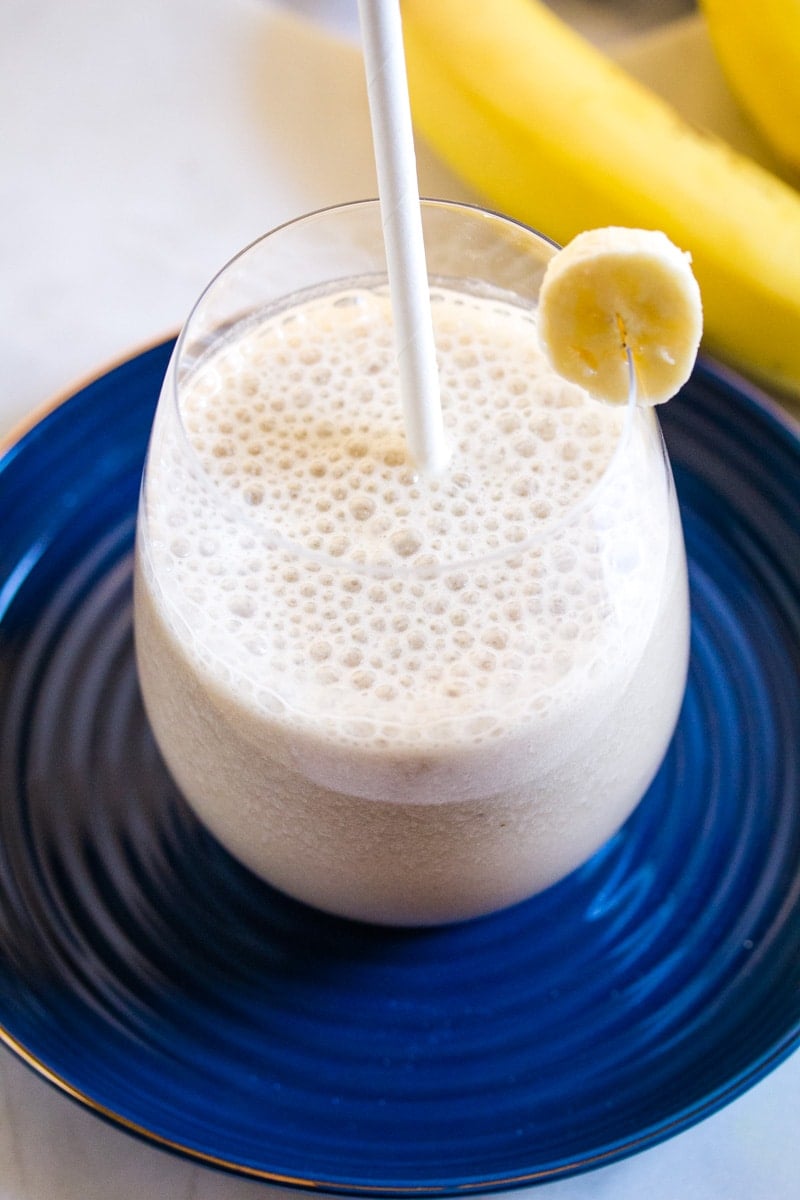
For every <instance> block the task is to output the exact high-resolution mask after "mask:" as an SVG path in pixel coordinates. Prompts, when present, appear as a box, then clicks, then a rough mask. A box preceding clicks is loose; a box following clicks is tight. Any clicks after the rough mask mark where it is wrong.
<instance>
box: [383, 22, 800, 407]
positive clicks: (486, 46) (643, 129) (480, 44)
mask: <svg viewBox="0 0 800 1200" xmlns="http://www.w3.org/2000/svg"><path fill="white" fill-rule="evenodd" d="M402 12H403V28H404V38H405V47H406V61H407V69H408V78H409V89H410V95H411V103H412V110H413V113H414V119H415V123H416V126H417V129H418V131H419V133H420V134H421V135H422V136H423V137H424V138H425V140H426V141H428V142H429V143H430V144H431V146H432V147H433V148H434V149H435V150H436V152H437V153H438V154H439V156H440V157H441V158H442V159H443V160H444V161H445V162H446V163H447V164H448V165H449V166H450V167H451V168H452V169H453V170H454V171H455V172H456V173H457V174H458V175H459V176H460V177H461V178H462V179H463V180H464V181H465V182H467V183H468V184H469V185H470V186H471V187H472V188H473V189H474V190H475V191H476V192H477V193H478V195H480V196H481V197H482V199H483V200H484V202H486V203H488V204H489V205H491V206H493V207H496V208H499V209H501V210H503V211H504V212H506V213H508V214H509V215H511V216H514V217H516V218H517V219H519V220H521V221H524V222H525V223H527V224H530V225H533V226H535V227H536V228H537V229H539V230H540V231H541V232H542V233H544V234H545V235H547V236H549V237H551V238H553V239H554V240H555V241H557V242H560V243H564V242H567V241H569V240H570V239H571V238H572V237H574V236H575V235H576V234H577V233H579V232H580V231H581V230H583V229H587V228H592V227H597V226H605V225H632V226H638V227H642V228H653V229H661V230H663V231H664V232H665V233H667V234H668V236H669V237H670V238H671V239H672V240H673V241H674V242H675V243H676V244H677V245H679V246H680V247H681V248H682V249H685V250H688V251H690V253H691V255H692V261H693V266H694V270H695V273H696V275H697V278H698V280H699V282H700V287H701V291H702V296H703V306H704V310H705V331H706V332H705V335H704V348H705V349H706V350H708V351H709V352H710V353H713V354H715V355H717V356H718V357H720V358H722V359H724V360H725V361H727V362H729V363H731V364H732V365H734V366H735V367H737V368H738V369H740V370H741V371H743V372H744V373H746V374H749V375H750V376H752V377H754V378H756V379H758V380H759V381H760V382H762V383H764V384H766V385H767V386H769V387H771V388H773V389H777V390H780V391H783V392H786V393H788V394H790V395H794V396H797V395H800V193H798V192H797V191H795V189H794V188H792V187H791V186H789V185H788V184H787V183H785V182H784V181H782V180H780V179H778V178H777V177H776V176H775V175H773V174H772V173H771V172H770V171H767V170H765V169H764V168H762V167H760V166H758V165H757V164H756V163H754V162H752V161H751V160H750V159H749V158H747V157H746V156H744V155H741V154H738V153H737V152H735V151H734V150H732V149H731V148H730V147H729V146H728V145H727V144H726V143H725V142H723V141H722V140H720V139H718V138H715V137H714V136H712V135H710V134H708V133H707V132H705V131H701V130H699V129H697V128H695V127H694V126H693V125H691V124H689V123H688V122H686V121H685V120H683V119H682V118H681V117H680V116H679V115H678V113H677V112H676V111H675V110H674V109H673V108H672V106H671V105H670V104H668V103H667V102H665V101H664V100H663V99H661V98H660V97H659V96H657V95H655V94H654V93H653V92H652V91H650V89H649V88H648V87H646V86H645V85H643V84H641V83H640V82H638V81H636V80H635V79H633V78H632V77H631V76H630V75H628V74H627V73H626V72H625V71H624V70H623V69H621V68H620V67H619V66H617V65H616V64H615V63H613V62H612V61H611V59H610V58H609V57H608V56H607V55H606V54H604V53H603V52H602V51H600V50H598V49H597V48H596V47H595V46H593V45H591V44H590V43H589V42H588V41H586V40H585V39H584V38H582V37H581V36H580V35H579V34H578V33H576V32H575V31H574V30H573V29H572V28H571V27H570V26H569V25H567V24H566V23H565V22H564V21H562V20H561V19H560V18H559V17H557V16H556V15H555V14H554V13H553V12H552V11H551V10H550V9H549V8H548V7H547V6H546V5H545V4H543V3H540V0H492V3H491V4H487V3H486V2H485V0H436V3H430V0H402Z"/></svg>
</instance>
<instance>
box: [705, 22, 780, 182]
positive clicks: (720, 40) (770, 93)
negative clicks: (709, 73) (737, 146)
mask: <svg viewBox="0 0 800 1200" xmlns="http://www.w3.org/2000/svg"><path fill="white" fill-rule="evenodd" d="M700 8H701V11H702V12H703V14H704V15H705V18H706V23H707V26H708V31H709V34H710V37H711V42H712V44H713V46H714V49H715V51H716V54H717V58H718V59H719V62H720V65H721V67H722V69H723V71H724V73H725V75H726V77H727V80H728V83H729V84H730V87H731V90H732V91H733V92H734V94H735V95H736V96H737V97H738V98H739V100H740V102H741V104H742V107H743V108H744V109H745V111H746V112H747V113H748V114H749V116H750V117H751V119H752V120H753V122H754V124H755V125H756V126H757V128H758V129H759V130H760V131H761V133H762V134H763V136H764V137H765V138H766V140H767V142H768V143H769V144H770V146H771V147H772V148H773V150H774V151H775V153H776V154H777V155H779V157H780V158H781V159H783V160H784V161H785V162H786V163H788V164H789V165H790V166H791V167H792V169H794V170H795V171H796V170H798V169H800V0H758V3H757V4H756V3H754V0H700Z"/></svg>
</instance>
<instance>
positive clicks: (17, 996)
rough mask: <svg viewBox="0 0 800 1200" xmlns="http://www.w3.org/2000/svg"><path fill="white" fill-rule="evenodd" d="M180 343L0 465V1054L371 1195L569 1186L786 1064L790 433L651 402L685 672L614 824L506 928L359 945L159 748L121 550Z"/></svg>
mask: <svg viewBox="0 0 800 1200" xmlns="http://www.w3.org/2000/svg"><path fill="white" fill-rule="evenodd" d="M170 349H171V345H170V344H165V345H162V346H158V347H156V348H154V349H152V350H150V351H149V352H147V353H145V354H142V355H140V356H138V357H136V358H133V359H132V360H131V361H129V362H126V363H124V364H123V365H122V366H120V367H118V368H117V369H115V370H113V371H111V372H110V373H109V374H106V375H104V376H103V377H102V378H99V379H97V380H96V381H95V382H93V383H91V384H90V385H89V386H87V387H85V388H83V389H82V390H81V391H79V392H78V393H77V394H76V395H74V396H72V397H71V398H70V399H69V400H68V401H66V402H65V403H63V404H61V405H60V406H58V407H57V408H55V409H54V410H53V411H51V412H50V413H49V414H48V415H47V416H46V417H45V418H44V419H43V420H42V421H40V422H39V424H37V425H36V426H35V427H34V428H32V429H31V430H30V431H29V432H28V433H27V434H26V435H25V436H23V437H22V438H21V439H20V440H19V441H17V442H16V443H15V444H13V445H11V446H9V447H8V448H7V449H6V450H5V454H4V456H3V457H2V458H0V529H2V538H1V539H0V1025H1V1026H2V1030H1V1031H0V1032H2V1037H3V1038H4V1040H5V1042H6V1043H7V1044H8V1045H9V1046H10V1047H11V1048H12V1049H13V1050H15V1051H16V1052H17V1053H18V1054H19V1055H20V1056H21V1057H22V1058H23V1059H24V1060H25V1061H26V1062H28V1063H29V1064H30V1065H31V1066H32V1067H34V1068H35V1069H36V1070H38V1071H39V1072H40V1073H42V1074H43V1075H44V1076H46V1077H47V1078H48V1079H49V1080H51V1081H52V1082H53V1083H55V1084H56V1085H57V1086H58V1087H60V1088H61V1089H63V1091H65V1092H66V1093H68V1094H69V1095H71V1096H73V1097H75V1098H77V1099H78V1100H79V1101H81V1102H82V1103H83V1104H85V1105H86V1106H88V1107H89V1108H91V1109H92V1110H94V1111H95V1112H97V1113H99V1114H101V1115H102V1116H104V1117H106V1118H108V1119H110V1120H112V1121H114V1122H116V1123H117V1124H119V1125H121V1126H123V1127H124V1128H126V1129H129V1130H132V1131H134V1132H136V1133H139V1134H140V1135H142V1136H144V1137H146V1138H148V1139H150V1140H151V1141H154V1142H157V1143H159V1144H161V1145H164V1146H167V1147H170V1148H172V1149H174V1150H176V1151H179V1152H181V1153H183V1154H186V1155H190V1156H193V1157H195V1158H198V1159H201V1160H203V1161H206V1162H210V1163H213V1164H216V1165H218V1166H223V1167H227V1168H229V1169H231V1170H233V1171H236V1172H239V1173H242V1174H249V1175H252V1176H255V1177H258V1178H263V1179H267V1180H272V1181H279V1182H284V1183H285V1182H288V1183H293V1184H297V1185H299V1186H308V1187H311V1186H319V1187H322V1188H324V1189H328V1190H333V1191H336V1190H339V1191H346V1192H355V1191H360V1192H363V1193H367V1194H373V1195H378V1194H380V1195H382V1196H385V1195H391V1194H396V1195H401V1194H404V1193H411V1192H413V1193H415V1194H417V1195H425V1194H434V1193H455V1192H465V1191H466V1192H470V1191H473V1192H477V1191H481V1190H486V1189H489V1188H497V1187H504V1188H505V1187H511V1186H514V1185H517V1184H526V1183H531V1182H536V1181H541V1180H550V1179H553V1178H555V1177H557V1176H560V1175H564V1174H567V1173H570V1172H574V1171H580V1170H586V1169H589V1168H591V1167H595V1166H598V1165H600V1164H603V1163H607V1162H609V1161H611V1160H613V1159H615V1158H619V1157H621V1156H623V1155H626V1154H630V1153H632V1152H633V1151H636V1150H641V1149H642V1148H644V1147H646V1146H649V1145H652V1144H653V1143H655V1142H657V1141H659V1140H660V1139H662V1138H665V1137H667V1136H669V1135H671V1134H674V1133H676V1132H678V1131H679V1130H681V1129H684V1128H686V1127H687V1126H689V1125H691V1124H692V1123H693V1122H695V1121H697V1120H699V1119H700V1118H702V1117H705V1116H707V1115H708V1114H709V1113H711V1112H713V1111H714V1110H715V1109H716V1108H718V1107H719V1106H720V1105H722V1104H724V1103H726V1102H727V1101H729V1100H731V1099H732V1098H733V1097H734V1096H736V1095H737V1094H738V1093H740V1092H741V1091H743V1090H744V1089H745V1088H747V1087H748V1086H750V1085H751V1084H753V1083H754V1082H755V1081H756V1080H758V1079H759V1078H760V1077H761V1076H762V1075H764V1073H765V1072H767V1071H768V1070H770V1069H771V1068H772V1067H774V1066H775V1065H776V1064H777V1063H778V1062H779V1061H780V1060H781V1059H782V1058H783V1057H784V1056H785V1055H787V1054H788V1053H789V1052H790V1051H791V1050H792V1048H793V1047H794V1046H795V1045H796V1044H797V1041H798V1038H799V1037H800V987H799V986H798V983H799V982H800V500H798V495H797V485H798V480H800V442H799V441H798V436H797V433H796V432H795V431H794V430H793V429H792V428H790V427H789V426H788V425H787V424H786V423H784V422H783V421H782V420H781V419H780V418H779V417H778V415H777V413H776V412H775V411H773V410H772V409H771V408H770V406H769V405H768V403H766V402H764V401H763V400H762V399H760V398H759V396H758V395H756V394H754V393H753V392H752V391H751V390H749V389H748V388H747V387H745V386H744V385H743V384H742V383H741V381H739V380H736V379H735V378H733V377H732V376H729V375H728V374H725V373H723V372H722V371H720V370H719V369H718V368H716V367H714V366H713V365H711V364H709V363H707V362H706V363H703V364H701V365H699V366H698V369H697V371H696V373H695V375H694V378H693V379H692V381H691V383H690V384H689V385H688V387H687V388H686V389H685V392H684V394H683V395H682V396H681V397H679V398H677V399H676V400H674V401H673V402H672V403H671V404H669V405H668V406H667V408H666V409H665V410H664V415H663V424H664V428H665V433H666V436H667V439H668V442H669V445H670V449H671V453H672V457H673V461H674V464H675V473H676V479H677V484H678V490H679V493H680V498H681V504H682V508H683V516H684V522H685V528H686V536H687V543H688V549H689V555H690V562H691V580H692V587H693V604H694V618H693V658H692V664H691V673H690V680H689V687H688V692H687V696H686V701H685V705H684V708H683V713H682V716H681V720H680V725H679V728H678V731H677V734H676V736H675V739H674V742H673V744H672V747H671V749H670V751H669V754H668V757H667V759H666V761H665V763H664V766H663V769H662V770H661V772H660V774H659V776H658V778H657V780H656V782H655V783H654V785H653V787H652V788H651V790H650V792H649V794H648V796H647V797H646V799H645V800H644V802H643V803H642V804H641V806H640V807H639V809H638V810H637V811H636V813H635V815H634V816H633V817H632V819H631V820H630V821H629V822H628V824H627V825H626V826H625V828H624V829H623V830H622V832H621V833H620V834H619V835H618V836H617V837H615V838H614V839H613V840H612V841H611V842H610V843H609V844H608V845H607V846H606V847H605V848H604V849H603V850H602V851H601V852H600V853H599V854H598V855H597V856H596V857H595V858H594V859H593V860H592V861H591V862H590V863H589V864H588V865H587V866H585V867H583V868H582V869H581V870H579V871H578V872H576V873H575V874H574V875H572V876H571V877H570V878H569V879H567V880H566V881H564V882H563V883H561V884H559V885H558V886H556V887H554V888H552V889H551V890H550V891H548V892H547V893H545V894H544V895H542V896H540V897H537V898H535V899H533V900H531V901H528V902H526V903H524V904H521V905H519V906H517V907H515V908H513V909H510V910H508V911H506V912H504V913H502V914H500V915H497V916H493V917H489V918H485V919H482V920H478V921H474V922H471V923H468V924H465V925H461V926H454V927H450V928H441V929H434V930H423V931H418V932H408V931H405V932H403V931H396V932H393V931H387V930H378V929H374V928H370V927H367V926H363V925H358V924H354V923H349V922H346V921H339V920H336V919H334V918H331V917H326V916H323V915H320V914H318V913H315V912H312V911H310V910H309V909H307V908H304V907H303V906H301V905H299V904H297V903H295V902H293V901H291V900H288V899H286V898H285V897H283V896H281V895H279V894H277V893H276V892H274V891H272V890H270V889H269V888H268V887H267V886H265V885H264V884H262V883H260V882H258V881H257V880H256V879H255V878H253V876H251V875H250V874H248V873H247V871H245V870H244V869H243V868H241V867H240V866H238V865H237V864H236V863H235V862H234V861H232V859H231V858H230V857H228V856H227V855H226V854H225V852H224V851H223V850H221V849H220V847H219V846H218V845H216V843H215V842H214V841H213V840H212V839H211V837H210V836H209V835H208V834H207V833H205V832H204V830H203V829H202V828H201V827H200V826H199V825H198V823H197V822H196V821H195V819H194V818H193V816H192V815H191V813H190V812H189V811H188V809H187V808H186V806H185V805H184V804H183V802H182V801H181V799H180V797H179V796H178V795H177V794H176V792H175V789H174V788H173V786H172V785H171V783H170V781H169V779H168V777H167V775H166V773H165V771H164V768H163V766H162V764H161V762H160V760H159V757H158V755H157V753H156V750H155V747H154V744H153V741H152V739H151V736H150V733H149V730H148V728H147V725H146V722H145V719H144V716H143V713H142V708H141V705H140V700H139V694H138V690H137V682H136V675H135V671H134V663H133V655H132V645H131V546H132V538H133V530H134V516H135V506H136V500H137V488H138V483H139V476H140V473H141V468H142V461H143V455H144V451H145V444H146V439H147V435H148V429H149V425H150V421H151V418H152V415H153V409H154V405H155V403H156V399H157V396H158V391H159V386H160V382H161V378H162V375H163V372H164V369H165V367H166V363H167V358H168V355H169V353H170ZM656 685H657V681H654V686H656Z"/></svg>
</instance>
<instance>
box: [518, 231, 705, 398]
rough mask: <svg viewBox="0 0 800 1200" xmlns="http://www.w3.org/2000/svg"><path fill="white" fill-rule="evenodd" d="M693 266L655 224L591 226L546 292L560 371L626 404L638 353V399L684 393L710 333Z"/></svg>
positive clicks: (562, 254) (542, 303)
mask: <svg viewBox="0 0 800 1200" xmlns="http://www.w3.org/2000/svg"><path fill="white" fill-rule="evenodd" d="M690 263H691V260H690V256H689V255H688V254H685V253H684V252H683V251H682V250H679V249H678V247H677V246H675V245H674V244H673V243H672V242H671V241H670V240H669V238H668V237H667V236H666V234H664V233H660V232H657V231H655V230H650V229H623V228H618V227H612V228H608V229H590V230H588V231H587V232H585V233H579V234H578V236H577V237H576V238H573V240H572V241H571V242H569V243H568V244H567V245H566V246H565V247H564V249H563V250H560V251H559V252H558V253H557V254H556V255H554V257H553V258H552V259H551V260H550V262H549V263H548V266H547V270H546V271H545V276H544V280H543V282H542V287H541V292H540V295H539V338H540V340H541V342H542V346H543V347H544V350H545V352H546V354H547V356H548V358H549V359H550V362H551V364H552V366H553V367H554V368H555V370H556V371H557V372H558V373H559V375H562V376H563V377H564V378H565V379H569V380H571V381H572V382H573V383H579V384H581V385H582V386H583V387H584V388H585V389H586V391H587V392H589V393H590V395H592V396H595V397H596V398H597V399H599V400H608V401H612V402H614V403H618V404H624V403H625V402H626V401H627V399H628V393H629V367H628V355H630V358H631V361H632V363H633V367H634V371H635V375H636V385H637V396H636V398H637V401H638V403H640V404H662V403H663V402H664V401H665V400H669V399H670V397H671V396H674V395H675V393H676V392H677V391H678V390H679V388H680V387H682V385H683V384H684V383H685V382H686V380H687V379H688V378H689V376H690V374H691V372H692V367H693V366H694V362H695V358H696V357H697V350H698V347H699V345H700V337H701V334H702V332H703V308H702V303H701V299H700V288H699V286H698V284H697V280H696V279H695V277H694V275H693V273H692V268H691V265H690Z"/></svg>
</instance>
